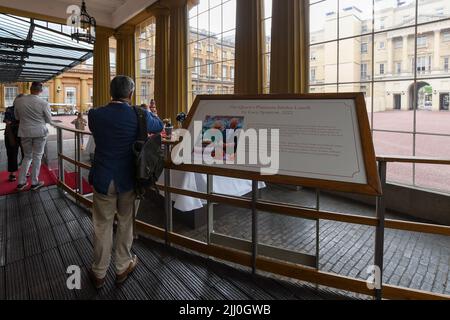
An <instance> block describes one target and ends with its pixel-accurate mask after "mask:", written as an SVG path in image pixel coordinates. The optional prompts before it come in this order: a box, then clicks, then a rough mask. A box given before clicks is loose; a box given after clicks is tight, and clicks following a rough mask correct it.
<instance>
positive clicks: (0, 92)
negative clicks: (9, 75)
mask: <svg viewBox="0 0 450 320" xmlns="http://www.w3.org/2000/svg"><path fill="white" fill-rule="evenodd" d="M5 109H6V106H5V86H4V85H3V84H0V111H2V112H3V111H5Z"/></svg>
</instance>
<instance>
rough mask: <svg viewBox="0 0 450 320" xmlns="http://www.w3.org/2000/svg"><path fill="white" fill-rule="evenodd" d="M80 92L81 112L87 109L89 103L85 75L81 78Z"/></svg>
mask: <svg viewBox="0 0 450 320" xmlns="http://www.w3.org/2000/svg"><path fill="white" fill-rule="evenodd" d="M80 93H81V94H80V112H81V113H83V112H84V111H85V110H87V108H88V103H89V87H88V83H87V77H82V78H81V86H80Z"/></svg>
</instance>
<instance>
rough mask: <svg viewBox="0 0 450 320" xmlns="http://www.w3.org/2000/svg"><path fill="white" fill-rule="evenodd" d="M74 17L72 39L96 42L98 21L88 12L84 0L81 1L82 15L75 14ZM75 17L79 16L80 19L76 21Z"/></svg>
mask: <svg viewBox="0 0 450 320" xmlns="http://www.w3.org/2000/svg"><path fill="white" fill-rule="evenodd" d="M72 17H73V18H72V26H73V28H72V35H71V36H72V39H73V40H77V41H84V42H87V43H90V44H94V43H95V28H96V27H97V22H96V21H95V19H94V18H93V17H91V16H90V15H89V14H88V13H87V10H86V3H85V2H84V0H83V1H82V3H81V12H80V15H79V16H78V17H76V16H75V15H73V16H72ZM75 18H77V19H78V21H74V19H75Z"/></svg>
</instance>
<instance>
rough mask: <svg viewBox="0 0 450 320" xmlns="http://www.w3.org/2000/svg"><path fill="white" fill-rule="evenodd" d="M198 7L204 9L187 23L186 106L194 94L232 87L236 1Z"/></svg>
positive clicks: (227, 89) (214, 91)
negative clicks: (187, 78) (187, 97)
mask: <svg viewBox="0 0 450 320" xmlns="http://www.w3.org/2000/svg"><path fill="white" fill-rule="evenodd" d="M198 6H199V8H200V6H203V8H205V10H204V11H203V13H200V14H199V15H198V16H197V17H196V18H191V19H190V20H189V24H190V34H189V41H190V44H189V45H188V48H187V49H188V52H189V62H188V76H190V79H189V80H190V81H189V84H188V86H189V87H188V92H189V102H188V105H189V106H190V105H191V103H192V101H193V100H194V99H195V96H196V95H197V94H215V93H224V92H227V93H230V91H231V93H232V92H233V91H232V90H233V84H234V50H235V28H236V1H234V0H232V1H225V2H223V1H209V2H208V1H206V0H200V2H199V5H198ZM199 12H200V10H199ZM195 24H196V26H195Z"/></svg>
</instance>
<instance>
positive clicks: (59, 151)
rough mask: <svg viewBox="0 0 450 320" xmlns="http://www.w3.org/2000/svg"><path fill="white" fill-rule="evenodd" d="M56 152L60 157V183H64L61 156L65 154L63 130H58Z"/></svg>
mask: <svg viewBox="0 0 450 320" xmlns="http://www.w3.org/2000/svg"><path fill="white" fill-rule="evenodd" d="M56 150H57V151H56V152H57V156H58V176H59V181H61V182H64V166H63V159H62V158H61V155H62V154H63V136H62V129H61V128H56Z"/></svg>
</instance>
